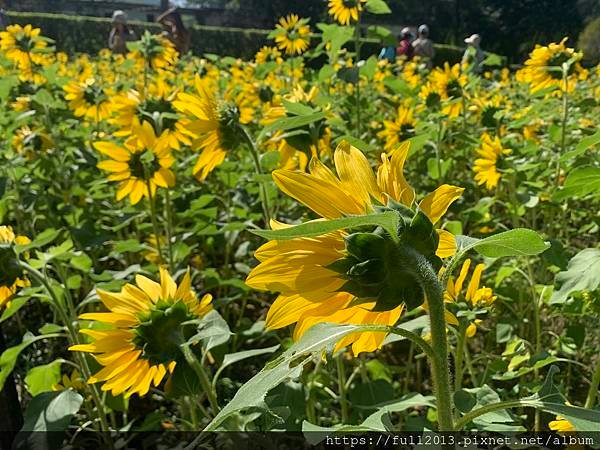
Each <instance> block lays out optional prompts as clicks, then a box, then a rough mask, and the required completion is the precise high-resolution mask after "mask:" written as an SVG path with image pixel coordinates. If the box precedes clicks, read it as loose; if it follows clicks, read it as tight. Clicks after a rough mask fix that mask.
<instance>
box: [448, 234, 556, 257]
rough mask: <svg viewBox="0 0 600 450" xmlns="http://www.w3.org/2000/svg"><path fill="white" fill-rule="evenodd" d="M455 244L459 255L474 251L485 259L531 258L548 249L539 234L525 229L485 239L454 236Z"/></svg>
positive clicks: (548, 245)
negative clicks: (505, 257)
mask: <svg viewBox="0 0 600 450" xmlns="http://www.w3.org/2000/svg"><path fill="white" fill-rule="evenodd" d="M456 244H457V248H458V249H459V251H460V252H461V253H464V252H466V251H468V250H475V251H477V253H479V254H481V255H483V256H485V257H487V258H501V257H504V256H532V255H538V254H540V253H542V252H544V251H545V250H546V249H548V248H550V244H549V243H547V242H544V240H543V239H542V238H541V236H540V235H539V234H537V233H536V232H535V231H533V230H528V229H526V228H515V229H514V230H510V231H505V232H503V233H498V234H495V235H493V236H489V237H487V238H485V239H476V238H472V237H468V236H456Z"/></svg>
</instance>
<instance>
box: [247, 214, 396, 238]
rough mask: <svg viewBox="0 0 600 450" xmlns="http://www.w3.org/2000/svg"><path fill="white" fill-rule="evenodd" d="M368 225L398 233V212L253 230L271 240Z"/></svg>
mask: <svg viewBox="0 0 600 450" xmlns="http://www.w3.org/2000/svg"><path fill="white" fill-rule="evenodd" d="M367 225H373V226H381V227H383V228H385V229H386V230H387V231H388V232H389V233H390V234H392V235H396V230H397V229H398V214H397V213H396V212H394V211H386V212H383V213H380V214H371V215H368V216H353V217H344V218H341V219H334V220H313V221H310V222H306V223H303V224H300V225H296V226H293V227H289V228H283V229H280V230H252V233H254V234H257V235H259V236H261V237H263V238H265V239H269V240H273V239H277V240H287V239H294V238H299V237H310V236H321V235H323V234H326V233H329V232H332V231H337V230H341V229H346V228H356V227H362V226H367Z"/></svg>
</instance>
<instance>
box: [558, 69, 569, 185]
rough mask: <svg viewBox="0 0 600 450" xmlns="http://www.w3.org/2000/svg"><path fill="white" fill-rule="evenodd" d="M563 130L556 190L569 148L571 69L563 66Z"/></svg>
mask: <svg viewBox="0 0 600 450" xmlns="http://www.w3.org/2000/svg"><path fill="white" fill-rule="evenodd" d="M562 78H563V84H562V130H561V137H560V154H559V155H558V156H557V158H556V179H555V182H556V188H557V189H558V187H559V186H560V157H561V156H562V155H564V154H565V148H566V146H567V121H568V120H569V89H568V83H569V68H568V67H567V66H566V64H565V65H563V68H562Z"/></svg>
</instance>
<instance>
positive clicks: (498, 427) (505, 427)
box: [461, 384, 524, 431]
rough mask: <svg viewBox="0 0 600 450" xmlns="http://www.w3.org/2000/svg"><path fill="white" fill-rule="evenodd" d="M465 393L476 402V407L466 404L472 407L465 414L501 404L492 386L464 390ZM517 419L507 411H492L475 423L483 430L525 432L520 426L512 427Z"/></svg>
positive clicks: (474, 421)
mask: <svg viewBox="0 0 600 450" xmlns="http://www.w3.org/2000/svg"><path fill="white" fill-rule="evenodd" d="M463 392H464V393H465V394H467V395H470V396H471V397H472V398H473V400H475V404H474V405H468V404H465V405H463V406H465V407H467V406H471V408H470V409H468V410H465V411H462V410H461V411H462V412H464V413H466V412H469V411H471V410H473V409H477V408H481V407H482V406H486V405H493V404H497V403H500V401H501V400H500V396H499V395H498V394H497V393H496V391H494V390H493V389H492V388H491V387H490V386H488V385H487V384H484V385H483V386H481V387H478V388H472V389H463ZM514 422H515V419H514V418H513V417H512V416H511V415H510V414H509V413H508V412H507V411H506V410H499V411H492V412H489V413H487V414H483V415H481V416H479V417H477V418H476V419H475V420H473V423H474V424H475V425H476V426H477V427H478V428H480V429H482V430H489V431H524V428H523V427H522V426H520V425H512V424H513V423H514Z"/></svg>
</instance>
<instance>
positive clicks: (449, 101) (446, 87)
mask: <svg viewBox="0 0 600 450" xmlns="http://www.w3.org/2000/svg"><path fill="white" fill-rule="evenodd" d="M431 79H432V81H433V83H435V85H436V88H437V92H439V94H440V96H441V100H443V101H444V103H445V104H444V107H443V108H442V112H443V113H444V114H445V115H447V116H448V117H450V118H453V117H458V116H460V114H461V112H462V110H463V104H462V102H461V101H460V99H462V97H463V96H464V94H465V93H464V87H465V86H466V84H467V81H468V77H467V75H465V74H464V73H461V66H460V64H455V65H454V66H452V67H450V64H448V63H444V68H443V69H442V68H439V67H438V68H436V69H435V70H433V71H432V72H431Z"/></svg>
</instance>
